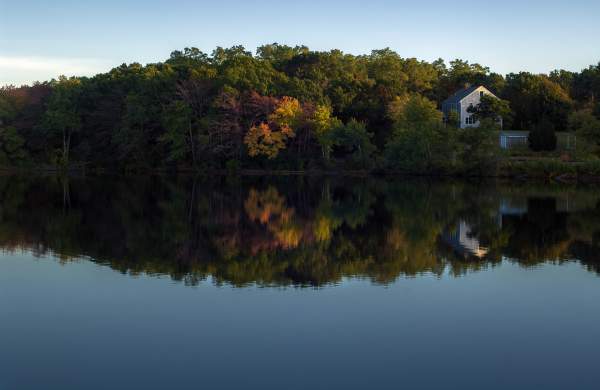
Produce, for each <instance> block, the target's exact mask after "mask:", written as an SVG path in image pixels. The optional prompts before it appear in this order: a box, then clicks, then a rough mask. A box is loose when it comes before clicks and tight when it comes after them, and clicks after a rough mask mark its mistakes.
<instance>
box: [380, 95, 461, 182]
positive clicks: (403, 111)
mask: <svg viewBox="0 0 600 390" xmlns="http://www.w3.org/2000/svg"><path fill="white" fill-rule="evenodd" d="M389 115H390V117H391V118H392V119H393V120H394V133H393V137H392V139H391V140H390V141H389V142H388V143H387V144H386V147H385V152H384V157H385V160H386V162H387V164H388V166H389V167H391V168H392V169H397V170H401V171H404V172H411V173H451V172H453V171H454V169H455V168H456V158H455V155H456V153H455V149H456V132H455V130H454V129H452V128H451V127H449V126H445V125H444V124H443V123H442V113H441V112H440V111H438V110H437V109H436V106H435V103H434V102H432V101H430V100H428V99H426V98H424V97H422V96H419V95H411V96H405V97H400V98H397V99H396V100H395V101H394V102H393V103H392V104H391V105H390V107H389Z"/></svg>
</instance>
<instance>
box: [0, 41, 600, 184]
mask: <svg viewBox="0 0 600 390" xmlns="http://www.w3.org/2000/svg"><path fill="white" fill-rule="evenodd" d="M466 84H472V85H475V84H477V85H479V84H481V85H484V86H486V87H487V88H489V89H490V90H491V91H492V92H494V93H495V94H497V96H499V97H501V99H502V100H501V101H500V102H499V103H498V104H487V105H486V106H485V107H477V108H475V110H474V114H475V115H477V116H478V117H479V119H480V120H482V123H483V126H481V127H480V128H479V129H468V130H459V129H457V128H456V126H455V123H453V122H452V120H450V121H449V122H448V121H446V122H444V121H443V118H442V114H441V113H440V111H439V110H438V109H439V107H440V104H441V102H442V101H443V100H444V99H446V98H447V97H448V96H450V95H451V94H453V93H454V92H456V91H457V90H459V89H461V88H464V86H465V85H466ZM598 96H600V64H599V65H596V66H591V67H589V68H588V69H585V70H583V71H582V72H579V73H573V72H567V71H555V72H552V73H551V74H549V75H536V74H531V73H526V72H522V73H518V74H509V75H507V76H506V77H503V76H502V75H499V74H496V73H493V72H491V71H490V69H489V68H487V67H484V66H482V65H479V64H470V63H468V62H467V61H462V60H455V61H452V62H450V64H449V65H447V64H445V63H444V61H443V60H437V61H434V62H432V63H429V62H425V61H418V60H416V59H414V58H402V57H400V56H399V55H398V54H397V53H395V52H393V51H391V50H389V49H383V50H375V51H373V52H372V53H371V54H370V55H360V56H355V55H349V54H344V53H342V52H341V51H338V50H332V51H329V52H316V51H311V50H309V49H308V48H306V47H303V46H297V47H289V46H284V45H278V44H271V45H265V46H262V47H259V48H258V49H257V52H256V54H255V55H253V54H252V53H250V52H248V51H246V50H245V49H244V48H243V47H241V46H235V47H232V48H228V49H224V48H217V49H216V50H215V51H214V52H213V53H212V54H211V55H207V54H205V53H203V52H201V51H199V50H198V49H195V48H186V49H185V50H184V51H175V52H173V53H172V54H171V56H170V58H169V59H168V60H166V61H165V62H162V63H156V64H149V65H146V66H142V65H140V64H137V63H133V64H130V65H126V64H123V65H121V66H119V67H117V68H114V69H112V70H111V71H109V72H108V73H103V74H98V75H96V76H94V77H90V78H88V77H78V78H65V77H61V78H59V79H58V80H52V81H49V82H43V83H36V84H34V85H32V86H23V87H12V86H8V87H3V88H1V89H0V165H2V166H39V165H53V166H63V167H66V166H71V165H84V166H87V167H91V168H104V169H119V170H145V169H169V168H172V169H228V170H236V169H239V168H255V169H290V170H307V169H373V168H381V169H398V170H408V171H418V172H444V173H448V172H478V171H481V170H486V169H492V168H493V166H494V164H495V162H496V160H497V158H498V150H497V149H498V148H497V140H496V137H495V133H494V130H497V126H498V124H497V123H496V122H495V121H494V120H493V118H495V117H496V116H497V115H498V114H501V115H502V116H503V117H504V123H505V128H511V129H519V130H533V129H535V128H536V127H539V126H540V124H546V125H544V126H548V125H547V124H548V123H550V124H551V126H552V127H553V128H554V129H556V130H571V131H578V132H581V134H584V135H585V136H586V137H587V138H588V139H590V140H591V141H592V144H593V145H597V144H598V143H600V125H599V123H600V120H599V119H598V118H600V103H599V102H598V101H597V97H598Z"/></svg>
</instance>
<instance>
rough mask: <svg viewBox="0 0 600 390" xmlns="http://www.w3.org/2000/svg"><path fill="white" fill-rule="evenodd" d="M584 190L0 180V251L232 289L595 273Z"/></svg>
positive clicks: (597, 217)
mask: <svg viewBox="0 0 600 390" xmlns="http://www.w3.org/2000/svg"><path fill="white" fill-rule="evenodd" d="M599 205H600V203H599V195H597V191H596V190H595V189H594V188H588V189H576V188H572V187H553V186H540V187H539V188H538V187H533V188H532V187H531V186H528V187H527V188H525V187H519V186H515V185H512V184H511V185H503V184H500V183H493V182H492V183H467V182H436V183H431V182H428V181H423V180H399V179H394V180H374V179H363V178H354V179H345V180H335V179H317V178H310V177H281V178H273V179H269V180H267V179H264V178H256V179H251V178H242V179H237V180H234V181H231V180H229V179H225V178H221V179H213V180H208V179H203V178H198V177H196V178H192V177H180V178H177V179H175V180H163V179H160V178H157V177H152V178H134V179H131V178H128V179H115V178H110V179H98V178H94V179H83V178H68V179H65V178H63V179H57V178H54V177H41V178H29V179H24V178H18V177H10V176H7V177H2V178H0V246H2V248H3V249H4V250H5V251H17V250H27V251H31V252H33V253H34V254H36V255H39V256H42V255H45V254H47V253H51V254H53V255H54V256H56V257H57V258H58V259H60V261H64V262H68V261H70V260H71V259H75V258H80V257H86V258H89V259H91V261H95V262H98V263H102V264H106V265H109V266H110V267H112V268H113V269H115V270H118V271H120V272H123V273H131V274H138V273H146V274H151V275H163V274H166V275H170V276H171V277H172V278H173V279H175V280H181V281H183V282H185V283H186V284H196V283H199V282H200V281H202V280H205V279H207V278H208V277H211V278H212V280H214V282H216V283H227V284H231V285H234V286H245V285H248V284H259V285H265V286H268V285H277V286H286V285H295V286H320V285H324V284H328V283H336V282H339V281H341V280H342V279H343V278H344V277H366V278H370V279H371V280H372V281H373V282H375V283H382V284H386V283H391V282H393V281H395V280H396V279H397V278H398V277H401V276H414V275H418V274H423V273H429V274H433V275H438V276H441V275H442V274H444V272H445V271H448V273H449V274H450V275H463V274H465V273H468V272H475V271H478V270H481V269H485V268H487V267H490V266H496V265H498V264H500V263H501V262H502V261H503V260H504V259H508V260H509V261H515V262H518V263H519V264H522V265H523V266H531V265H535V264H540V263H543V262H558V263H560V262H565V261H571V260H577V261H579V262H581V263H582V264H584V265H585V266H586V267H587V269H589V270H590V271H592V272H596V273H600V258H599V257H598V253H600V206H599Z"/></svg>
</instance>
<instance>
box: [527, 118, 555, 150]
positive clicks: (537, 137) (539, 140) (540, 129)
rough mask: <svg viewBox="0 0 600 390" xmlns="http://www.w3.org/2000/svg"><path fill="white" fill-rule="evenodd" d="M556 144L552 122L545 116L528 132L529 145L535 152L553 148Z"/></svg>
mask: <svg viewBox="0 0 600 390" xmlns="http://www.w3.org/2000/svg"><path fill="white" fill-rule="evenodd" d="M556 144H557V138H556V133H555V131H554V124H553V123H552V122H551V121H550V120H548V119H546V118H545V119H543V120H542V121H540V122H539V123H538V124H537V125H536V126H535V128H534V129H533V130H532V131H531V132H530V133H529V147H530V148H531V149H532V150H534V151H536V152H540V151H552V150H555V149H556Z"/></svg>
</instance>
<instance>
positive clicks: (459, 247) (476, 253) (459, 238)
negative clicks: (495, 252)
mask: <svg viewBox="0 0 600 390" xmlns="http://www.w3.org/2000/svg"><path fill="white" fill-rule="evenodd" d="M442 240H443V241H444V242H445V243H446V244H448V245H450V246H451V247H452V249H453V250H454V251H455V252H456V253H457V254H458V255H460V256H462V257H464V258H469V257H477V258H480V259H482V258H484V257H485V256H486V255H487V254H488V253H489V249H488V248H486V247H484V246H482V245H481V243H480V242H479V239H478V238H477V237H476V235H475V233H474V232H473V229H472V227H471V225H469V224H468V223H467V222H465V221H463V220H461V221H459V222H458V223H457V224H456V226H455V228H454V229H452V230H447V231H446V232H444V234H443V235H442Z"/></svg>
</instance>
